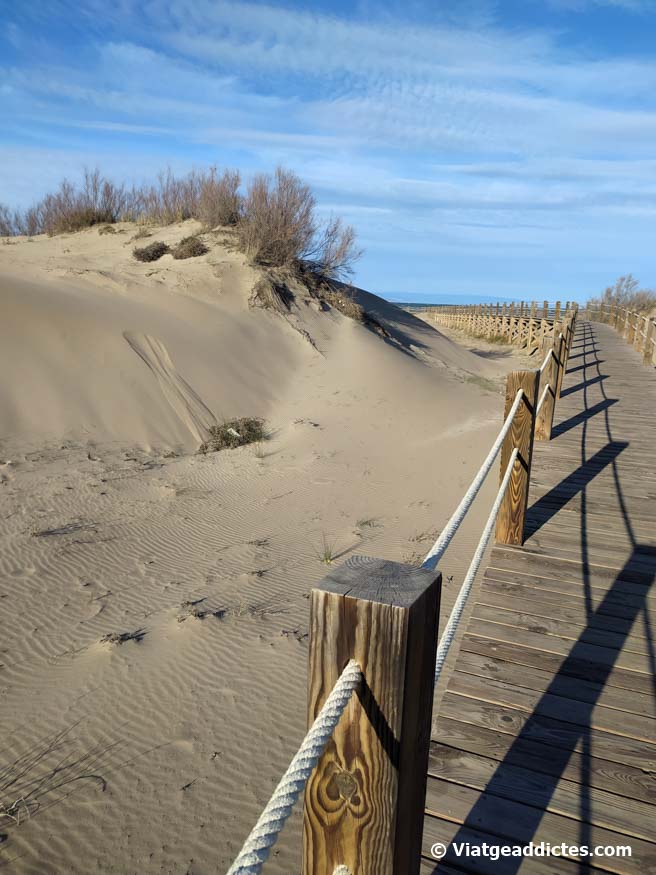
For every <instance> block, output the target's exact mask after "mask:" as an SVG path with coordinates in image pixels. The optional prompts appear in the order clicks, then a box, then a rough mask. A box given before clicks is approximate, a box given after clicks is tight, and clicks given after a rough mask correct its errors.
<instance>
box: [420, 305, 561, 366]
mask: <svg viewBox="0 0 656 875" xmlns="http://www.w3.org/2000/svg"><path fill="white" fill-rule="evenodd" d="M577 307H578V305H577V304H575V303H573V302H571V301H567V302H566V303H565V306H564V307H563V306H561V302H560V301H556V303H555V304H554V305H550V304H549V302H548V301H544V302H543V303H542V304H539V303H538V302H537V301H531V302H525V301H521V302H520V303H519V304H500V303H499V304H472V305H468V304H463V305H460V304H439V305H427V306H425V307H418V306H409V307H408V309H409V310H411V312H412V313H413V314H414V315H415V316H418V317H419V318H420V319H423V320H424V321H425V322H428V323H429V324H433V325H443V326H445V327H449V328H458V329H460V330H461V331H465V332H466V333H468V334H471V335H473V336H474V337H481V338H483V339H486V340H499V341H502V342H504V343H508V344H511V345H513V346H518V347H520V348H521V349H526V351H527V352H528V353H530V354H533V353H534V352H537V351H539V350H540V349H541V348H542V346H543V344H544V342H545V340H552V341H553V340H556V339H557V337H558V334H559V333H560V331H562V330H563V326H564V325H565V323H566V322H567V320H568V319H571V317H572V316H573V314H574V313H575V312H576V310H577Z"/></svg>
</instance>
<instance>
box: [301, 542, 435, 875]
mask: <svg viewBox="0 0 656 875" xmlns="http://www.w3.org/2000/svg"><path fill="white" fill-rule="evenodd" d="M440 588H441V574H440V573H439V572H434V571H428V570H426V569H423V568H416V567H414V566H409V565H400V564H398V563H395V562H385V561H382V560H376V559H367V558H365V557H354V558H352V559H349V560H348V562H346V563H345V564H344V565H342V566H340V567H339V568H336V569H334V570H333V571H331V572H330V574H328V576H327V577H326V578H324V580H323V581H322V582H321V584H320V585H319V587H317V588H315V589H313V590H312V593H311V601H310V667H309V677H308V723H309V724H311V723H312V722H314V720H315V718H316V716H317V714H318V713H319V711H320V709H321V707H322V706H323V704H324V702H325V700H326V698H327V696H328V695H329V693H330V692H331V690H332V689H333V687H334V685H335V683H336V681H337V679H338V677H339V675H340V674H341V672H342V670H343V668H344V666H345V665H346V663H347V662H348V661H349V660H350V659H354V660H356V661H357V663H358V664H359V666H360V668H361V669H362V674H363V682H362V686H361V688H360V690H359V693H358V695H357V696H356V695H353V696H352V697H351V700H350V702H349V704H348V705H347V709H346V711H345V712H344V714H343V715H342V718H341V720H340V721H339V723H338V725H337V727H336V729H335V730H334V732H333V735H332V738H331V740H330V742H329V743H328V745H327V747H326V749H325V751H324V754H323V756H322V757H321V759H320V761H319V763H318V765H317V768H316V769H315V770H314V772H313V773H312V775H311V776H310V779H309V781H308V783H307V786H306V791H305V807H304V833H303V872H304V873H305V875H324V873H325V872H332V871H333V870H334V869H335V868H336V867H337V866H339V865H345V866H348V867H349V869H351V871H353V872H356V871H357V872H358V873H362V875H406V873H416V872H418V870H419V859H420V848H421V832H422V822H423V810H424V795H425V780H422V776H425V775H426V772H427V764H428V745H429V739H430V724H431V715H432V700H433V675H434V666H435V651H436V642H437V621H438V612H439V595H440Z"/></svg>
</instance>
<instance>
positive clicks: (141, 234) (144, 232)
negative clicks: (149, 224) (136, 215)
mask: <svg viewBox="0 0 656 875" xmlns="http://www.w3.org/2000/svg"><path fill="white" fill-rule="evenodd" d="M152 236H153V234H152V231H149V230H148V228H139V230H138V231H137V233H136V234H135V235H134V237H132V239H131V240H130V243H132V241H133V240H143V239H144V238H146V237H152Z"/></svg>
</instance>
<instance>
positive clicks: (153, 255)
mask: <svg viewBox="0 0 656 875" xmlns="http://www.w3.org/2000/svg"><path fill="white" fill-rule="evenodd" d="M170 251H171V249H170V247H169V246H167V244H166V243H162V242H161V241H159V240H156V241H155V242H154V243H151V244H150V245H149V246H144V247H143V248H142V249H133V250H132V254H133V255H134V257H135V258H136V259H137V261H157V260H158V259H159V258H161V257H162V255H166V253H167V252H170Z"/></svg>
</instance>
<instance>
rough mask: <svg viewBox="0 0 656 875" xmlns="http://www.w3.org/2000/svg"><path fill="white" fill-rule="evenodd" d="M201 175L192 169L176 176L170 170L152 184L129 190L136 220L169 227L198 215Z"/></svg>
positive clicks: (160, 175)
mask: <svg viewBox="0 0 656 875" xmlns="http://www.w3.org/2000/svg"><path fill="white" fill-rule="evenodd" d="M201 180H202V174H199V173H198V172H197V171H195V170H192V171H191V173H188V174H187V175H186V176H176V175H175V174H174V173H173V171H172V170H171V168H168V169H167V170H166V171H165V172H163V173H160V174H158V176H157V182H156V183H155V184H154V185H143V186H141V188H137V189H133V191H132V200H133V203H132V212H133V214H134V215H135V217H137V218H139V219H142V220H147V221H150V222H157V223H158V224H160V225H172V224H174V223H175V222H184V221H185V219H193V218H194V217H195V216H197V215H198V203H199V198H200V190H201Z"/></svg>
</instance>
